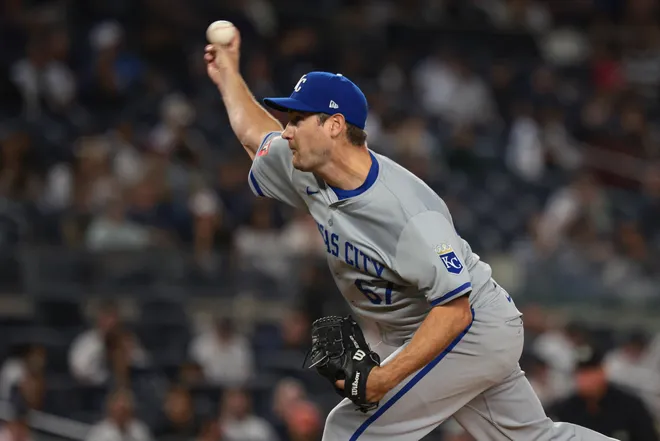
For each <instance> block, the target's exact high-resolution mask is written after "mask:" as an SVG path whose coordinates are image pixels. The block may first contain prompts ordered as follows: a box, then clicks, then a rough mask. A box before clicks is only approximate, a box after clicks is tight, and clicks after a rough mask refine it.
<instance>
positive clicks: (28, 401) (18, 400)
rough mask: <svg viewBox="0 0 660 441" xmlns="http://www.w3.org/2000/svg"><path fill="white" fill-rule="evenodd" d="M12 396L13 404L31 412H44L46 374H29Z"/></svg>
mask: <svg viewBox="0 0 660 441" xmlns="http://www.w3.org/2000/svg"><path fill="white" fill-rule="evenodd" d="M13 392H14V394H13V396H12V399H11V401H12V403H14V404H15V405H16V406H20V407H24V408H26V409H30V410H44V404H45V400H46V377H45V375H44V373H43V372H42V373H34V372H29V373H27V374H26V375H25V376H24V377H23V379H21V382H20V383H19V384H18V388H17V389H15V390H14V391H13Z"/></svg>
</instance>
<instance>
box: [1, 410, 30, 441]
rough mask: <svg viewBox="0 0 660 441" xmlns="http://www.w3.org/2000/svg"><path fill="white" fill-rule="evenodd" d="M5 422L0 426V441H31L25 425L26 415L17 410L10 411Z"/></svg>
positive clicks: (27, 427) (28, 429) (28, 430)
mask: <svg viewBox="0 0 660 441" xmlns="http://www.w3.org/2000/svg"><path fill="white" fill-rule="evenodd" d="M10 412H11V413H12V415H11V416H9V417H8V418H7V422H6V423H4V424H2V425H0V441H32V440H33V439H34V438H33V437H32V434H31V433H30V428H29V426H28V424H27V415H25V414H24V413H23V412H21V411H20V410H17V409H11V410H10Z"/></svg>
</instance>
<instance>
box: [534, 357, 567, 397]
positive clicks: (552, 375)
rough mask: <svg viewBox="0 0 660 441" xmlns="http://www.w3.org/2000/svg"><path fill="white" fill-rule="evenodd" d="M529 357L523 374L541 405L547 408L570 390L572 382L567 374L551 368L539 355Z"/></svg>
mask: <svg viewBox="0 0 660 441" xmlns="http://www.w3.org/2000/svg"><path fill="white" fill-rule="evenodd" d="M530 358H531V360H529V361H528V364H527V367H525V374H526V375H527V379H528V380H529V383H530V384H531V386H532V388H533V389H534V392H536V395H537V396H538V397H539V400H540V401H541V404H542V405H543V407H545V408H547V407H548V406H550V405H552V404H554V403H555V402H557V401H558V400H559V399H561V398H565V397H567V396H568V395H569V393H570V392H572V390H573V387H572V386H573V384H572V382H571V381H570V380H568V379H567V377H568V375H566V374H565V373H562V372H560V371H557V370H556V369H552V368H551V367H550V366H549V365H548V363H546V362H545V361H544V360H542V359H541V358H539V357H534V356H530Z"/></svg>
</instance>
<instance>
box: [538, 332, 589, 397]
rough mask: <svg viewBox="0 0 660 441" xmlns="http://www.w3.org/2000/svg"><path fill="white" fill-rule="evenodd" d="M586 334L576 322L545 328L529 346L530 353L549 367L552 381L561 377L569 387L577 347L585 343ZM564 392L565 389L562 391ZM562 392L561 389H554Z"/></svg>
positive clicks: (576, 355)
mask: <svg viewBox="0 0 660 441" xmlns="http://www.w3.org/2000/svg"><path fill="white" fill-rule="evenodd" d="M587 339H588V335H587V331H586V330H585V328H584V327H583V326H581V325H580V324H578V323H575V322H573V323H568V324H567V325H566V326H563V327H559V328H557V329H553V328H550V329H547V330H546V331H545V332H543V333H542V334H541V335H539V336H538V337H537V338H536V339H535V340H534V342H533V345H532V347H531V351H532V354H534V356H536V357H537V358H538V359H540V360H542V361H543V362H545V363H546V364H547V365H548V366H549V367H550V369H551V372H550V373H549V374H548V375H550V377H551V378H553V381H558V380H556V379H558V378H563V379H564V383H565V387H567V388H571V386H572V384H571V383H572V375H573V371H574V369H575V365H576V361H577V357H578V354H577V348H578V347H580V346H581V345H584V344H586V343H587ZM563 392H565V390H564V391H563ZM555 393H562V391H555Z"/></svg>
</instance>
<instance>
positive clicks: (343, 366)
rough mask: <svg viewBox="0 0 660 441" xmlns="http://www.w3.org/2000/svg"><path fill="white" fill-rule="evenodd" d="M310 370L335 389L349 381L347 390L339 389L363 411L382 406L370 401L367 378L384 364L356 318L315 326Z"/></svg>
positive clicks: (319, 322)
mask: <svg viewBox="0 0 660 441" xmlns="http://www.w3.org/2000/svg"><path fill="white" fill-rule="evenodd" d="M308 358H309V366H308V367H309V368H312V367H315V368H316V370H317V372H318V373H319V374H320V375H321V376H323V377H325V378H327V379H328V380H329V381H330V382H331V383H332V384H333V386H334V384H335V382H336V381H337V380H345V386H344V390H341V389H339V388H337V387H336V386H335V390H336V391H337V393H339V395H341V396H342V397H346V398H349V399H350V400H351V401H353V402H354V403H355V404H356V405H357V406H358V408H359V409H360V410H361V411H362V412H368V411H369V410H372V409H375V408H376V407H378V403H368V402H367V401H366V392H367V377H368V376H369V372H371V370H372V369H373V368H374V367H375V366H379V365H380V357H379V356H378V354H376V353H375V352H373V351H372V350H371V349H370V348H369V345H368V344H367V342H366V340H365V338H364V334H363V333H362V329H360V326H359V325H358V324H357V322H355V320H353V318H352V317H350V316H349V317H337V316H329V317H323V318H320V319H318V320H316V321H315V322H314V323H312V349H311V351H310V353H309V357H308Z"/></svg>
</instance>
